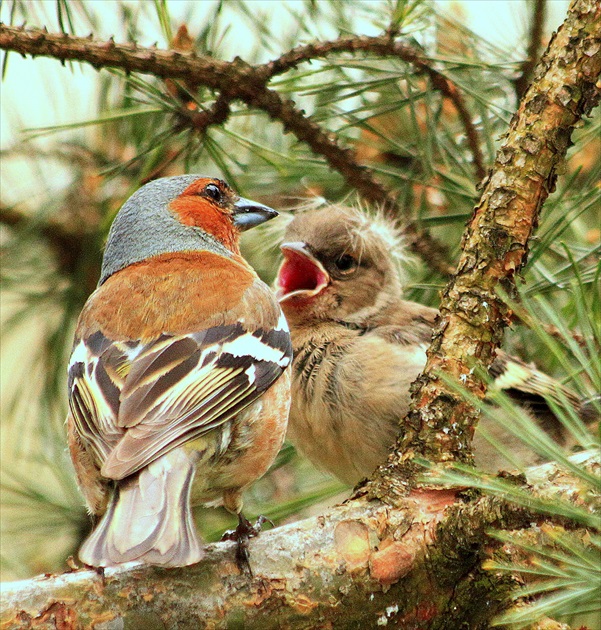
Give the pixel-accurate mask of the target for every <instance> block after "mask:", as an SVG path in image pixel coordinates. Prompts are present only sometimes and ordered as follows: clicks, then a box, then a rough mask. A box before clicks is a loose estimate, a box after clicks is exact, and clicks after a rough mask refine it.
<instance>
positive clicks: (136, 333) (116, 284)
mask: <svg viewBox="0 0 601 630" xmlns="http://www.w3.org/2000/svg"><path fill="white" fill-rule="evenodd" d="M255 279H256V275H255V274H254V272H253V271H252V270H251V269H250V268H249V267H248V265H246V263H244V261H243V260H242V259H241V258H238V257H235V258H226V257H224V256H220V255H219V254H214V253H212V252H185V253H176V254H162V255H160V256H156V257H153V258H150V259H148V260H145V261H142V262H139V263H135V264H133V265H130V266H129V267H126V268H125V269H123V270H122V271H119V272H118V273H116V274H114V275H113V276H111V277H110V278H109V279H108V280H107V281H106V282H105V283H104V284H103V285H102V286H100V287H99V288H98V289H97V290H96V291H95V292H94V293H93V294H92V296H91V297H90V299H89V300H88V302H87V303H86V305H85V307H84V309H83V311H82V314H81V316H80V320H79V324H78V331H77V336H78V337H81V336H86V335H88V334H91V333H93V332H94V331H95V330H101V331H102V332H103V333H104V334H105V335H106V336H108V337H110V338H112V339H115V340H117V339H121V340H126V339H142V340H144V339H152V338H155V337H157V336H158V335H160V334H162V333H170V334H186V333H189V332H192V331H196V330H202V329H205V328H210V327H212V326H219V325H223V324H229V323H232V322H234V321H236V320H237V319H238V317H239V313H238V310H237V309H238V307H239V304H240V301H241V299H242V297H243V294H244V292H245V291H246V290H247V289H248V288H249V287H250V286H251V284H252V283H253V282H254V281H255ZM230 320H231V321H230Z"/></svg>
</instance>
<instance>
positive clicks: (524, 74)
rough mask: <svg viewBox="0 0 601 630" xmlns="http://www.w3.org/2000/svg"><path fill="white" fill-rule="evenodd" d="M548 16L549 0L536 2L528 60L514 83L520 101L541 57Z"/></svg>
mask: <svg viewBox="0 0 601 630" xmlns="http://www.w3.org/2000/svg"><path fill="white" fill-rule="evenodd" d="M546 14H547V0H534V10H533V12H532V16H531V18H530V20H531V21H530V39H529V42H528V50H527V51H526V59H525V60H524V63H522V68H521V72H520V76H519V77H518V78H517V79H516V80H515V81H514V85H515V94H516V96H517V97H518V99H520V98H522V96H523V95H524V92H525V91H526V90H527V89H528V85H529V84H530V81H531V80H532V74H533V73H534V68H535V67H536V64H537V62H538V58H539V57H540V51H541V46H542V37H543V27H544V25H545V17H546Z"/></svg>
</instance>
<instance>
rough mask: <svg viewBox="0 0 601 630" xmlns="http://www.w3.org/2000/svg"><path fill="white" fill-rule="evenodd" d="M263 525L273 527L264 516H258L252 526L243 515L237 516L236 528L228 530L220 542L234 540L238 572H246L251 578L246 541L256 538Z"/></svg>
mask: <svg viewBox="0 0 601 630" xmlns="http://www.w3.org/2000/svg"><path fill="white" fill-rule="evenodd" d="M265 523H270V524H271V526H272V527H275V526H274V524H273V521H272V520H271V519H268V518H267V517H266V516H263V515H261V516H259V517H258V518H257V520H256V521H255V524H254V525H252V524H251V522H250V521H249V520H248V519H247V518H246V517H245V516H244V515H243V514H238V527H236V529H229V530H227V531H226V532H224V533H223V536H222V537H221V540H222V541H224V540H234V541H236V543H237V546H236V564H237V565H238V568H239V569H240V571H244V570H245V569H246V571H248V573H249V575H250V577H253V572H252V569H251V568H250V555H249V553H248V541H249V540H250V539H251V538H254V537H255V536H258V535H259V533H260V532H261V529H262V527H263V525H264V524H265Z"/></svg>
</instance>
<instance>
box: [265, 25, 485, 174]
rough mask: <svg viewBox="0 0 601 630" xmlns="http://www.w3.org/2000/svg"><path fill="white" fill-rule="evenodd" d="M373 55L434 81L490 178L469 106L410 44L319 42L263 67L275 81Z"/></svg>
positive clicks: (479, 170) (371, 39) (478, 166)
mask: <svg viewBox="0 0 601 630" xmlns="http://www.w3.org/2000/svg"><path fill="white" fill-rule="evenodd" d="M360 51H361V52H372V53H375V54H378V55H380V56H385V57H398V58H400V59H402V60H403V61H406V62H407V63H410V64H412V65H414V66H415V67H416V68H417V69H418V70H420V71H421V72H424V73H425V74H427V75H428V76H429V77H430V80H431V81H432V85H433V86H434V87H435V88H436V89H437V90H438V91H439V92H440V93H441V94H442V95H443V96H445V97H446V98H448V99H449V100H450V101H451V102H452V103H453V105H454V107H455V109H456V110H457V114H458V115H459V118H460V120H461V124H462V125H463V127H464V129H465V135H466V137H467V141H468V144H469V147H470V151H471V152H472V155H473V158H474V169H475V175H476V178H477V179H478V181H480V180H481V179H482V178H483V177H484V176H485V175H486V168H485V166H484V156H483V155H482V150H481V149H480V139H479V136H478V131H477V129H476V127H475V126H474V124H473V122H472V117H471V115H470V112H469V110H468V107H467V105H466V103H465V99H464V98H463V95H462V94H461V92H460V91H459V89H458V88H457V86H456V85H455V83H453V81H451V79H449V78H448V77H446V76H445V75H444V74H443V73H442V72H440V71H439V70H436V69H434V68H433V67H432V65H431V62H430V60H428V59H427V58H426V57H424V56H423V54H422V53H421V51H420V50H418V49H417V48H415V47H414V46H410V45H409V44H406V43H403V42H399V41H395V40H394V39H392V38H391V37H389V36H388V35H383V36H380V37H342V38H340V39H337V40H333V41H330V42H319V43H317V44H308V45H306V46H299V47H297V48H294V49H293V50H291V51H290V52H288V53H286V54H284V55H282V56H281V57H279V58H278V59H275V60H273V61H270V62H269V63H267V64H265V65H264V66H263V68H264V72H265V73H266V74H267V75H268V76H269V77H273V76H275V75H278V74H282V73H283V72H287V71H288V70H291V69H292V68H295V67H296V66H298V65H299V64H300V63H303V62H305V61H310V60H311V59H317V58H320V57H327V56H328V55H330V54H333V53H341V52H360Z"/></svg>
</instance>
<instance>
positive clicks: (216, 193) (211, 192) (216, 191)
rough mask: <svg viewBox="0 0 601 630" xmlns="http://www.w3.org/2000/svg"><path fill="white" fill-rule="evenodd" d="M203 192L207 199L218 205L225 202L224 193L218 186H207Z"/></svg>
mask: <svg viewBox="0 0 601 630" xmlns="http://www.w3.org/2000/svg"><path fill="white" fill-rule="evenodd" d="M203 192H204V194H205V195H206V196H207V197H210V198H211V199H213V201H216V202H217V203H221V202H222V201H223V193H222V192H221V188H219V186H217V184H207V185H206V186H205V188H204V191H203Z"/></svg>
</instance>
